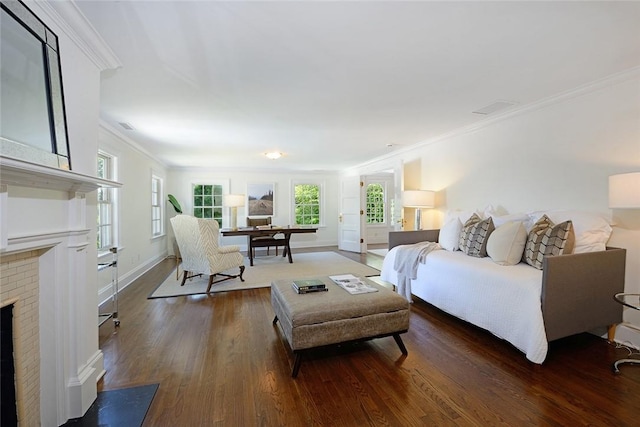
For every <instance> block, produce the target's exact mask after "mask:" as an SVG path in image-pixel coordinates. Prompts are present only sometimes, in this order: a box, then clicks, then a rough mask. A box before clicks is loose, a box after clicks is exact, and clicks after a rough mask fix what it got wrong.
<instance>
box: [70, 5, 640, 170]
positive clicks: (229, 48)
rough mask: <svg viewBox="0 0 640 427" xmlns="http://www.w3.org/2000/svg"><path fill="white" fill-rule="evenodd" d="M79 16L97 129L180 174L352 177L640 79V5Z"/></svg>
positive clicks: (134, 10) (298, 8)
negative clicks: (361, 168) (100, 68)
mask: <svg viewBox="0 0 640 427" xmlns="http://www.w3.org/2000/svg"><path fill="white" fill-rule="evenodd" d="M76 4H77V5H78V7H79V9H80V10H81V11H82V12H83V13H84V15H85V16H86V17H87V18H88V20H89V21H90V22H91V24H92V25H93V26H94V27H95V29H96V30H97V31H98V32H99V33H100V34H101V35H102V37H103V38H104V40H105V41H106V43H107V44H108V45H109V46H110V47H111V48H112V49H113V51H114V52H115V54H116V55H117V56H118V57H119V59H120V61H121V63H122V67H121V68H119V69H117V70H108V71H105V72H103V75H102V88H101V117H102V118H103V119H104V120H105V121H106V122H107V123H109V124H110V125H112V126H113V127H114V128H116V129H118V130H119V131H120V132H121V133H122V134H124V135H126V137H128V138H130V139H131V140H133V141H135V142H136V143H138V144H139V145H141V146H142V147H144V148H145V149H146V150H148V151H149V152H150V153H152V154H153V155H154V156H156V157H157V158H158V159H160V160H162V161H163V162H165V163H166V164H167V165H168V166H169V167H207V168H229V167H233V168H251V169H265V170H270V169H278V170H301V171H334V170H341V169H345V168H349V167H352V166H355V165H358V164H362V163H363V162H366V161H368V160H370V159H373V158H376V157H379V156H384V155H387V154H389V153H391V152H393V151H394V150H397V149H400V148H405V147H407V146H411V145H414V144H418V143H422V142H425V141H428V140H430V139H434V138H437V137H438V136H439V135H443V134H446V133H449V132H452V131H455V130H456V129H459V128H462V127H465V126H468V125H471V124H474V123H477V122H479V121H481V120H486V119H487V117H491V116H487V115H478V114H474V113H472V112H473V111H475V110H478V109H480V108H482V107H485V106H487V105H490V104H493V103H494V102H496V101H509V102H512V103H515V106H512V107H510V109H511V110H513V109H515V108H520V107H523V106H526V105H527V104H531V103H533V102H536V101H540V100H542V99H545V98H548V97H551V96H554V95H557V94H559V93H563V92H566V91H568V90H572V89H575V88H577V87H580V86H583V85H585V84H588V83H590V82H593V81H595V80H598V79H602V78H605V77H607V76H610V75H613V74H616V73H619V72H623V71H626V70H630V69H632V68H635V67H638V66H640V26H639V25H638V22H640V3H639V2H581V1H580V2H538V1H534V2H522V1H515V2H485V1H477V2H456V1H445V2H400V1H376V2H368V1H359V2H329V1H319V2H308V1H300V2H269V1H259V2H244V1H232V2H219V1H96V0H86V1H84V0H76ZM505 111H510V110H502V111H500V112H497V113H494V114H500V113H503V112H505ZM121 122H124V123H128V124H129V125H131V126H132V127H133V130H125V129H124V128H122V127H121V125H119V123H121ZM268 151H281V152H282V153H284V156H283V157H282V158H281V159H279V160H269V159H266V158H265V157H264V155H263V153H265V152H268Z"/></svg>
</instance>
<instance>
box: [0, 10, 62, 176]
mask: <svg viewBox="0 0 640 427" xmlns="http://www.w3.org/2000/svg"><path fill="white" fill-rule="evenodd" d="M0 6H1V7H2V10H1V11H0V36H1V41H0V43H1V45H0V55H1V57H0V153H1V154H3V155H6V156H9V157H14V158H18V159H21V160H26V161H30V162H33V163H38V164H43V165H46V166H52V167H58V168H61V169H71V156H70V153H69V140H68V136H67V120H66V112H65V105H64V94H63V90H62V71H61V67H60V55H59V50H58V37H57V36H56V35H55V34H54V33H53V32H52V31H51V30H50V29H49V28H48V27H47V26H46V25H45V24H44V23H43V22H42V21H41V20H40V19H39V18H38V17H37V16H36V15H35V14H34V13H33V12H32V11H31V10H30V9H29V8H28V7H27V6H26V5H25V4H24V3H22V2H21V1H19V0H1V1H0Z"/></svg>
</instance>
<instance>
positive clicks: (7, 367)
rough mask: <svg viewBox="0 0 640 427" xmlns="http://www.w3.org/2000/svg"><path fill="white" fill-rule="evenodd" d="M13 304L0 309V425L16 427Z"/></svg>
mask: <svg viewBox="0 0 640 427" xmlns="http://www.w3.org/2000/svg"><path fill="white" fill-rule="evenodd" d="M15 374H16V368H15V360H14V358H13V304H9V305H6V306H4V307H2V308H0V425H3V426H7V427H9V426H17V425H18V410H17V408H16V384H15Z"/></svg>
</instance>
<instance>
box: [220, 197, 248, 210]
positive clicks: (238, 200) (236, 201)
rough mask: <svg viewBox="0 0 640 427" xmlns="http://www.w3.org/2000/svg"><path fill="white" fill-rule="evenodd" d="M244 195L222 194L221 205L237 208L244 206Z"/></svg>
mask: <svg viewBox="0 0 640 427" xmlns="http://www.w3.org/2000/svg"><path fill="white" fill-rule="evenodd" d="M244 199H245V197H244V194H223V195H222V205H223V206H227V207H231V208H234V207H235V208H238V207H240V206H244Z"/></svg>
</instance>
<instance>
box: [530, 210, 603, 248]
mask: <svg viewBox="0 0 640 427" xmlns="http://www.w3.org/2000/svg"><path fill="white" fill-rule="evenodd" d="M543 214H545V215H547V216H548V217H549V218H550V219H551V221H553V222H555V223H556V224H558V223H561V222H564V221H567V220H571V222H572V224H573V231H574V235H575V247H574V249H573V251H572V252H571V253H576V254H579V253H584V252H596V251H604V250H605V249H606V246H607V241H608V240H609V237H611V231H612V229H611V225H610V223H609V220H607V219H606V218H605V217H604V216H603V215H600V214H598V213H594V212H587V211H576V210H573V211H571V210H565V211H546V212H542V211H538V212H532V213H531V214H530V216H531V217H532V219H534V220H536V219H538V218H540V217H541V216H542V215H543ZM565 253H568V252H565Z"/></svg>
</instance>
